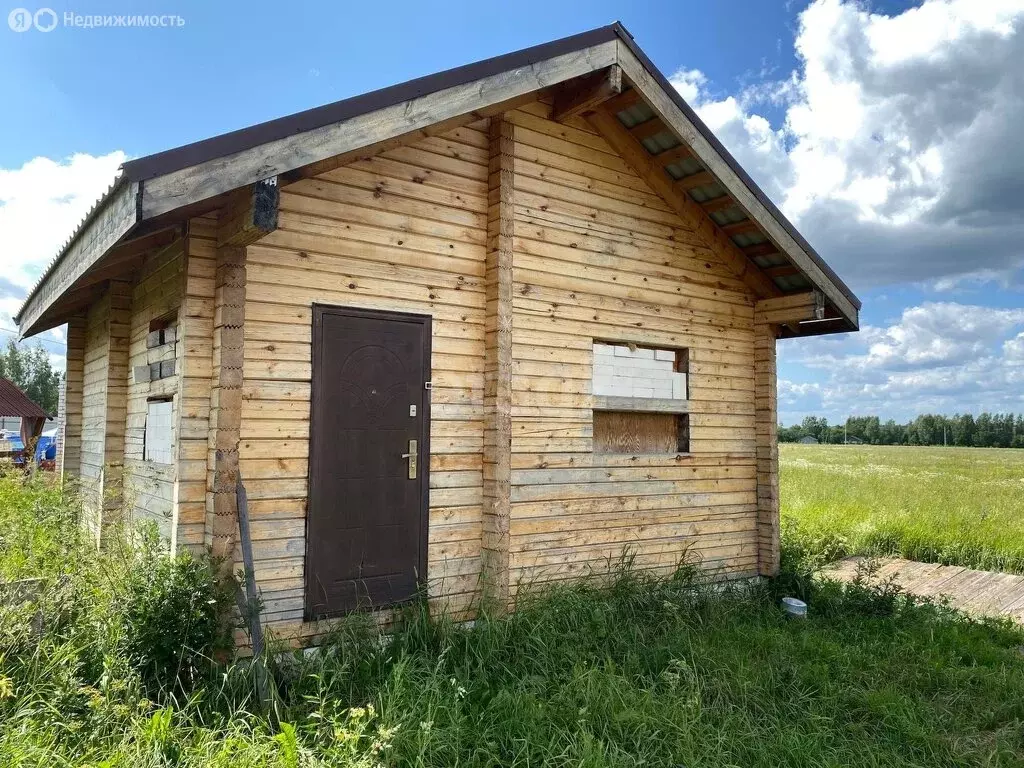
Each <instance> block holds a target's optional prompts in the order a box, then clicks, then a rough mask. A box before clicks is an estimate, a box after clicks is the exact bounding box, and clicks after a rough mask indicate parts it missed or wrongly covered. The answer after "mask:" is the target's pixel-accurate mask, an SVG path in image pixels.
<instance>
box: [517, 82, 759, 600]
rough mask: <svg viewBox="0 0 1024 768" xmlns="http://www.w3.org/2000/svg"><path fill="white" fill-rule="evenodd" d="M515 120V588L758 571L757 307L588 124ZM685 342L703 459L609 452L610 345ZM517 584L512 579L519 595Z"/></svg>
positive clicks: (694, 432)
mask: <svg viewBox="0 0 1024 768" xmlns="http://www.w3.org/2000/svg"><path fill="white" fill-rule="evenodd" d="M548 111H549V110H548V107H547V106H546V105H544V104H542V103H539V102H538V103H535V104H533V105H530V106H528V107H524V108H522V109H520V110H518V111H514V112H511V113H509V114H508V115H507V119H508V120H509V121H510V122H511V123H512V125H513V127H514V128H513V137H512V138H513V146H514V157H515V160H514V168H515V178H514V190H515V191H514V200H515V220H514V228H515V238H514V257H513V259H514V269H513V274H514V283H513V297H514V298H513V307H514V312H513V321H512V322H513V364H512V401H513V405H512V417H513V422H512V433H513V434H512V459H511V461H512V494H511V495H512V510H511V578H512V581H513V585H515V584H516V583H522V582H524V581H529V582H535V581H545V580H556V579H562V578H566V577H569V576H574V575H577V574H581V573H585V572H587V571H589V570H591V569H598V570H601V569H603V568H605V567H607V565H608V564H609V562H614V561H615V560H616V559H618V558H619V557H621V556H622V555H623V553H631V554H632V555H633V557H634V560H633V563H634V566H635V567H639V568H650V569H658V570H662V571H665V570H670V569H672V568H674V567H676V565H677V564H678V563H679V562H680V561H681V560H682V559H684V558H686V559H690V560H695V561H697V562H699V563H700V564H701V565H703V566H704V567H706V568H711V569H716V570H720V571H723V572H725V573H727V574H728V575H730V576H750V575H754V574H755V573H756V572H757V565H758V552H757V531H756V522H757V494H756V492H757V466H756V445H755V430H754V414H755V402H754V328H753V301H752V299H753V297H752V296H751V295H750V293H749V291H748V289H747V288H746V287H745V286H744V285H743V284H742V283H741V282H740V281H739V280H737V279H736V278H734V277H733V276H732V274H731V273H730V272H729V271H728V269H727V268H726V267H725V265H724V263H723V262H722V260H721V259H719V258H718V256H717V255H716V254H715V253H713V252H711V251H710V250H708V249H707V248H705V247H703V246H702V245H701V244H700V241H699V240H698V239H697V238H696V237H695V235H694V233H693V232H692V231H691V230H689V229H688V228H687V227H686V226H685V225H684V224H683V222H682V221H681V220H680V219H679V218H678V216H677V215H676V214H675V213H673V212H672V211H671V210H669V209H668V207H667V206H666V205H665V204H664V203H663V202H662V200H661V199H660V198H659V197H657V196H656V195H654V194H653V193H652V191H651V190H650V189H649V188H648V187H647V185H646V184H645V183H644V182H643V181H642V180H641V179H640V178H639V177H638V176H637V175H636V174H635V173H634V172H633V171H632V170H631V169H630V168H629V167H628V166H627V165H626V164H625V163H624V162H623V160H622V159H621V158H620V157H619V156H618V155H617V154H615V153H614V152H613V151H612V149H611V148H610V147H609V146H608V145H607V144H606V143H605V141H604V140H603V139H602V138H601V137H599V136H598V135H596V134H595V133H594V132H593V131H592V130H591V129H590V127H589V126H588V125H587V124H586V123H585V122H583V121H581V120H572V121H570V123H569V124H568V125H563V124H560V123H556V122H553V121H551V120H549V119H547V115H548ZM595 339H599V340H604V341H615V342H632V343H636V344H640V345H646V346H655V347H659V348H685V349H687V350H688V358H689V364H688V366H689V371H688V373H689V392H690V398H689V409H690V415H689V418H690V452H689V453H688V454H675V453H670V454H658V455H629V454H601V455H597V454H595V453H594V450H593V449H594V442H593V418H592V410H591V408H592V406H593V400H592V391H591V380H592V366H593V352H592V350H593V341H594V340H595ZM514 589H515V586H513V592H514Z"/></svg>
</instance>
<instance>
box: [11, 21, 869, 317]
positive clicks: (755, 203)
mask: <svg viewBox="0 0 1024 768" xmlns="http://www.w3.org/2000/svg"><path fill="white" fill-rule="evenodd" d="M612 65H617V66H620V67H621V71H622V73H623V75H624V76H625V77H626V78H628V82H629V83H630V84H631V86H632V91H631V92H632V93H633V94H634V96H635V97H636V98H634V99H632V100H628V99H627V100H625V101H624V102H623V104H622V106H623V109H621V110H619V111H618V112H617V114H616V117H617V119H618V120H619V122H620V123H621V124H622V125H623V126H625V127H626V128H631V127H634V126H635V125H636V124H638V123H641V122H644V123H646V122H647V121H650V120H660V121H662V124H660V125H659V126H655V128H659V127H661V128H664V130H663V131H661V132H660V133H658V134H657V135H655V134H654V133H651V132H649V131H648V132H647V133H648V134H649V135H646V136H645V138H644V139H643V141H642V145H643V147H644V148H645V150H646V152H648V153H649V154H650V155H651V157H657V155H658V154H660V153H661V152H667V151H670V150H671V149H673V148H679V147H682V148H683V149H685V150H686V153H687V154H688V155H689V160H687V161H684V162H680V163H675V164H669V165H666V173H668V174H669V177H670V180H672V181H673V182H675V181H680V180H682V179H684V178H685V179H686V181H684V182H682V184H683V188H684V189H686V190H687V194H688V197H687V202H688V203H689V201H690V199H693V200H695V201H696V202H697V204H698V205H702V206H703V207H704V210H705V211H708V212H709V216H710V218H711V221H712V222H713V224H712V225H710V229H711V230H712V231H713V232H714V234H715V235H716V236H717V237H719V238H724V240H725V242H728V243H729V245H730V246H732V245H735V246H736V247H737V248H739V249H741V250H742V249H745V252H746V253H747V255H748V256H749V258H750V261H751V264H752V266H754V267H756V268H757V269H756V270H755V271H765V274H768V275H769V276H770V278H771V280H772V282H773V283H774V285H775V286H776V287H777V289H778V293H781V294H786V293H793V292H796V291H807V290H808V289H810V288H813V289H815V290H819V291H821V292H822V293H823V294H824V298H825V299H826V300H827V306H828V310H829V312H828V315H829V316H827V317H826V318H824V319H821V320H820V321H812V323H811V324H809V325H808V326H806V327H803V328H802V329H801V334H800V335H806V334H810V333H829V332H836V331H844V330H856V329H857V327H858V311H859V309H860V306H861V305H860V301H859V300H858V299H857V297H856V296H855V295H854V294H853V292H852V291H851V290H850V289H849V287H847V286H846V284H845V283H843V281H842V280H841V279H840V278H839V277H838V276H837V275H836V274H835V272H834V271H833V270H832V269H831V268H830V267H829V266H828V264H826V263H825V261H824V260H823V259H822V258H821V257H820V256H819V255H818V254H817V252H816V251H815V250H814V249H813V248H812V247H811V245H810V244H809V243H808V242H807V241H806V240H805V239H804V238H803V236H802V235H800V233H799V232H798V231H797V230H796V228H795V227H794V226H793V225H792V223H790V222H789V220H788V219H786V217H785V216H784V215H783V214H782V213H781V212H780V211H779V210H778V208H777V207H776V206H775V205H774V204H773V203H772V202H771V200H769V199H768V197H767V195H765V194H764V192H763V191H762V190H761V189H760V188H759V187H758V186H757V185H756V184H755V183H754V181H753V180H752V179H751V178H750V176H749V175H748V174H747V173H746V172H745V171H744V170H743V168H742V167H740V165H739V163H737V162H736V160H735V158H733V157H732V155H731V154H730V153H729V152H728V151H727V150H726V149H725V147H724V146H723V145H722V144H721V143H720V142H719V141H718V139H717V138H716V137H715V136H714V135H713V134H712V133H711V131H710V130H709V129H708V128H707V126H705V125H704V123H703V122H702V121H701V120H700V118H699V117H697V115H696V113H695V112H694V111H693V110H692V109H691V108H690V106H689V105H688V104H686V102H685V101H684V100H683V98H682V97H681V96H680V95H679V93H678V91H676V89H675V88H673V87H672V85H671V84H670V83H669V82H668V80H667V79H666V78H665V76H664V75H663V74H662V73H661V72H660V71H659V70H658V69H657V67H655V66H654V64H653V63H652V62H651V61H650V59H649V58H648V57H647V56H646V55H645V54H644V53H643V51H641V50H640V48H639V47H638V46H637V45H636V43H635V42H634V40H633V37H632V35H630V34H629V32H628V31H627V30H626V29H625V28H624V27H623V26H622V25H621V24H619V23H618V22H616V23H614V24H611V25H608V26H605V27H600V28H598V29H593V30H590V31H588V32H583V33H581V34H578V35H573V36H571V37H566V38H563V39H560V40H556V41H553V42H549V43H545V44H542V45H538V46H534V47H531V48H526V49H524V50H521V51H517V52H514V53H509V54H505V55H503V56H497V57H494V58H491V59H487V60H484V61H480V62H477V63H474V64H469V65H466V66H462V67H457V68H455V69H450V70H446V71H444V72H439V73H436V74H433V75H428V76H426V77H421V78H417V79H414V80H410V81H408V82H405V83H402V84H399V85H394V86H390V87H388V88H383V89H380V90H377V91H372V92H370V93H366V94H362V95H360V96H355V97H352V98H349V99H344V100H342V101H338V102H334V103H332V104H327V105H325V106H321V107H317V108H314V109H310V110H306V111H304V112H299V113H296V114H294V115H290V116H287V117H282V118H278V119H275V120H270V121H268V122H265V123H260V124H257V125H254V126H250V127H248V128H243V129H241V130H237V131H232V132H230V133H225V134H222V135H220V136H215V137H213V138H210V139H205V140H202V141H197V142H194V143H192V144H188V145H185V146H182V147H178V148H175V149H170V150H167V151H164V152H158V153H156V154H153V155H149V156H146V157H142V158H139V159H137V160H132V161H129V162H127V163H125V164H124V165H123V166H122V168H121V174H120V176H119V177H118V178H117V179H116V181H115V182H114V184H113V185H112V186H111V187H110V189H108V191H107V192H106V193H105V194H104V195H103V196H102V197H101V198H100V199H99V200H98V201H97V203H96V204H95V205H94V206H93V209H92V210H91V211H90V212H89V214H88V215H87V216H86V218H85V219H84V220H83V222H82V223H81V224H80V225H79V227H78V228H77V230H76V231H75V233H74V234H73V235H72V236H71V238H70V239H69V240H68V242H67V243H66V244H65V246H64V247H63V248H62V249H61V251H60V252H59V253H58V255H57V257H56V258H55V259H54V261H53V262H52V263H51V264H50V266H49V267H48V268H47V270H46V272H45V273H44V274H43V276H42V277H41V278H40V280H39V282H38V283H37V284H36V286H35V287H34V288H33V289H32V291H31V292H30V294H29V296H28V298H27V299H26V300H25V303H24V304H23V306H22V308H21V309H20V310H19V313H18V316H17V317H16V318H15V320H16V322H18V324H19V329H20V331H21V333H22V335H31V334H33V333H38V332H39V331H42V330H45V329H46V328H49V327H53V326H55V325H59V324H60V323H62V322H65V321H66V319H67V316H68V315H70V314H72V313H73V312H74V311H76V310H77V308H79V307H80V306H83V305H84V304H85V303H87V302H88V298H89V294H88V293H87V292H84V291H85V287H86V286H88V280H87V273H89V271H90V270H92V269H93V268H94V267H96V266H97V265H98V264H100V263H101V262H104V261H106V262H111V261H112V260H113V263H114V264H116V257H117V256H118V250H119V249H123V248H127V247H130V246H131V244H133V243H135V244H136V245H141V244H142V241H140V240H139V238H142V237H143V236H146V235H152V234H153V233H154V232H157V233H159V232H160V231H161V230H162V229H165V228H166V227H168V226H172V225H177V224H179V223H180V222H181V221H183V220H185V219H187V218H189V217H191V216H195V215H198V214H200V213H204V212H207V211H210V210H213V209H215V208H216V207H218V204H219V202H220V201H222V200H223V196H224V195H225V194H227V193H229V192H231V191H232V190H234V189H237V188H239V187H242V186H246V185H247V184H251V183H254V182H256V181H259V180H262V179H265V178H268V177H273V176H280V177H281V178H282V179H283V180H284V181H288V180H291V179H295V178H301V177H302V176H304V175H315V173H317V172H319V170H318V169H319V168H320V164H322V163H324V162H327V161H329V160H330V159H331V158H346V157H351V159H354V157H355V155H357V154H358V153H359V152H360V151H364V152H366V151H367V150H368V149H370V148H373V147H374V146H378V147H380V146H383V147H386V146H387V143H388V142H389V141H396V140H400V139H401V138H402V137H407V136H409V135H426V133H427V132H428V131H431V130H434V131H437V130H440V129H443V128H445V127H446V126H450V127H455V126H456V125H459V124H464V123H466V122H470V121H472V120H475V119H479V118H481V117H487V116H490V115H492V114H498V113H500V112H501V111H504V109H507V108H511V107H514V106H515V105H516V104H517V103H523V101H524V100H528V99H531V98H535V97H536V95H537V93H538V91H542V90H544V89H547V88H550V87H551V86H555V85H558V84H559V83H562V82H565V81H568V80H573V79H574V78H580V77H583V76H586V75H589V74H591V73H594V72H597V71H600V70H603V69H607V68H608V67H610V66H612ZM627 93H629V92H627ZM363 156H365V155H363ZM694 168H696V170H694ZM698 182H703V183H698ZM723 192H724V195H726V196H728V197H729V199H728V200H721V199H719V198H718V195H721V194H723ZM711 199H713V200H714V203H708V202H707V200H711ZM723 203H724V204H723ZM734 231H735V232H736V234H735V235H733V234H732V233H733V232H734ZM136 250H137V249H136ZM759 277H760V275H759ZM76 297H77V298H76ZM815 322H816V323H817V324H815ZM791 333H794V334H795V332H794V331H791Z"/></svg>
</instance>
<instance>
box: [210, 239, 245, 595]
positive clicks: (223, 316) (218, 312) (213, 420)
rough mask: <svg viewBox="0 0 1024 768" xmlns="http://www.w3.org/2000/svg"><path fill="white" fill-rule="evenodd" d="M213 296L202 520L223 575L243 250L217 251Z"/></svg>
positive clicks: (232, 506) (232, 478)
mask: <svg viewBox="0 0 1024 768" xmlns="http://www.w3.org/2000/svg"><path fill="white" fill-rule="evenodd" d="M215 286H216V287H215V295H214V321H213V322H214V328H213V381H212V386H211V390H210V436H211V437H210V439H211V442H212V445H211V448H212V449H213V473H212V480H211V488H210V490H211V492H212V497H213V510H212V511H213V514H212V515H208V516H207V525H208V527H209V531H208V533H209V538H210V539H211V553H212V554H213V556H214V557H215V558H220V559H221V562H222V567H223V569H224V572H225V573H226V574H227V575H230V572H231V570H232V568H233V566H234V554H235V543H236V540H237V529H238V509H237V502H236V499H235V486H236V484H237V483H238V441H239V438H240V434H241V427H242V364H243V354H244V337H243V334H244V331H243V327H242V324H243V322H244V320H245V248H244V247H238V246H230V245H229V246H222V247H220V248H218V249H217V271H216V282H215Z"/></svg>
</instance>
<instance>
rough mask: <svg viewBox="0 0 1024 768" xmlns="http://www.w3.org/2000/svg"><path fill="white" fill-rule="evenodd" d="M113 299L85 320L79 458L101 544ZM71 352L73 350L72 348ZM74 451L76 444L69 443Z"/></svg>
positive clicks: (86, 507)
mask: <svg viewBox="0 0 1024 768" xmlns="http://www.w3.org/2000/svg"><path fill="white" fill-rule="evenodd" d="M109 316H110V295H109V294H106V295H104V296H103V298H101V299H100V300H99V301H97V302H96V303H95V304H93V305H92V306H91V307H89V311H88V313H87V315H86V318H85V343H84V347H83V373H82V423H81V447H80V449H79V451H78V454H79V469H78V478H79V490H80V493H81V495H82V511H83V514H84V519H85V523H86V526H87V527H88V528H89V530H90V531H91V532H92V534H93V536H94V537H95V538H96V540H97V541H99V525H100V509H101V507H102V500H103V463H104V451H103V445H104V441H105V438H106V429H105V428H106V418H107V361H108V352H109V343H110V337H109V328H108V317H109ZM69 352H70V348H69ZM68 445H69V447H70V448H71V450H72V451H73V450H74V447H73V446H74V442H73V441H69V443H68Z"/></svg>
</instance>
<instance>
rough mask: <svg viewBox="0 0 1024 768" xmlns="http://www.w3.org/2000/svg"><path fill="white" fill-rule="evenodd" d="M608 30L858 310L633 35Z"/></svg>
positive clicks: (831, 272)
mask: <svg viewBox="0 0 1024 768" xmlns="http://www.w3.org/2000/svg"><path fill="white" fill-rule="evenodd" d="M611 27H612V29H614V30H615V32H616V34H617V35H618V36H619V39H621V40H622V42H623V43H625V44H626V46H627V47H628V48H629V50H630V51H631V52H632V54H633V55H634V56H636V58H637V60H638V61H639V62H640V63H641V64H643V66H644V68H645V69H646V70H647V71H648V72H649V73H650V74H651V76H652V77H653V78H654V79H655V81H656V82H657V83H658V85H660V86H661V88H662V90H664V91H665V93H667V94H668V95H669V98H670V99H672V101H673V103H674V104H675V105H676V106H677V107H679V109H680V110H681V111H682V113H683V114H684V115H685V116H686V119H687V120H689V121H690V122H691V123H693V126H694V127H695V128H696V129H697V130H698V131H699V132H700V134H701V135H702V136H703V137H704V138H705V139H707V142H708V143H709V144H710V145H711V147H712V148H713V149H714V150H715V151H716V152H717V153H718V154H719V155H721V157H722V159H723V160H725V162H726V164H727V165H728V166H729V167H730V168H731V169H732V170H733V172H734V173H735V174H736V175H737V176H739V178H740V181H742V182H743V183H744V184H745V185H746V186H747V189H749V190H750V191H751V192H752V193H753V195H754V197H756V198H757V200H758V202H759V203H761V205H763V206H764V207H765V209H766V210H767V211H768V213H769V214H771V215H772V217H773V218H774V219H776V220H777V221H778V222H779V224H781V225H782V228H783V229H785V230H786V232H787V233H788V234H789V235H790V237H792V238H793V239H794V240H795V241H796V243H797V245H799V246H800V247H801V248H803V250H804V251H805V252H806V253H807V255H808V256H809V257H810V258H811V261H813V262H814V263H815V264H816V265H817V266H818V268H819V269H821V271H822V272H824V273H825V275H826V276H827V277H828V278H829V279H830V280H832V282H833V283H835V285H836V287H837V288H838V289H839V290H840V292H841V293H842V294H843V295H844V296H845V297H846V298H848V299H849V300H850V303H851V304H853V306H854V307H856V308H857V309H858V310H860V308H861V301H860V299H858V298H857V295H856V294H855V293H854V292H853V291H852V290H851V289H850V287H849V286H848V285H847V284H846V283H844V282H843V280H842V278H840V277H839V275H837V274H836V273H835V271H834V270H833V269H832V267H830V266H829V265H828V264H827V263H826V262H825V260H824V259H823V258H821V256H819V255H818V252H817V251H815V250H814V248H813V247H812V246H811V244H810V243H808V242H807V240H806V238H804V236H803V235H801V234H800V233H799V232H798V231H797V229H796V227H794V226H793V223H792V222H791V221H790V220H789V219H787V218H786V216H785V215H784V214H783V213H782V211H780V210H779V209H778V207H776V205H775V203H773V202H772V201H771V199H769V197H768V195H766V194H765V193H764V191H763V190H762V189H761V188H760V187H759V186H758V185H757V183H756V182H755V181H754V180H753V179H752V178H750V174H748V173H747V172H746V171H745V170H743V168H742V166H740V164H739V163H738V162H737V161H736V158H734V157H733V156H732V154H731V153H730V152H729V150H727V149H726V148H725V145H723V144H722V142H720V141H719V140H718V138H717V137H716V136H715V135H714V134H713V133H712V132H711V130H710V129H709V128H708V127H707V126H706V125H705V124H704V121H703V120H701V119H700V118H699V117H698V116H697V113H696V112H694V111H693V109H692V108H691V107H690V105H689V104H687V103H686V101H685V100H684V99H683V97H682V96H681V95H680V93H679V91H677V90H676V89H675V88H674V87H673V86H672V84H671V83H670V82H669V81H668V78H666V77H665V75H663V74H662V73H661V70H659V69H658V68H657V67H656V66H655V65H654V62H652V61H651V60H650V59H649V58H648V57H647V54H646V53H644V52H643V51H642V50H641V49H640V47H639V46H638V45H637V44H636V41H635V40H634V39H633V36H632V35H631V34H630V33H629V30H627V29H626V28H625V27H624V26H623V25H622V24H620V23H619V22H615V23H614V24H612V25H611Z"/></svg>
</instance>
